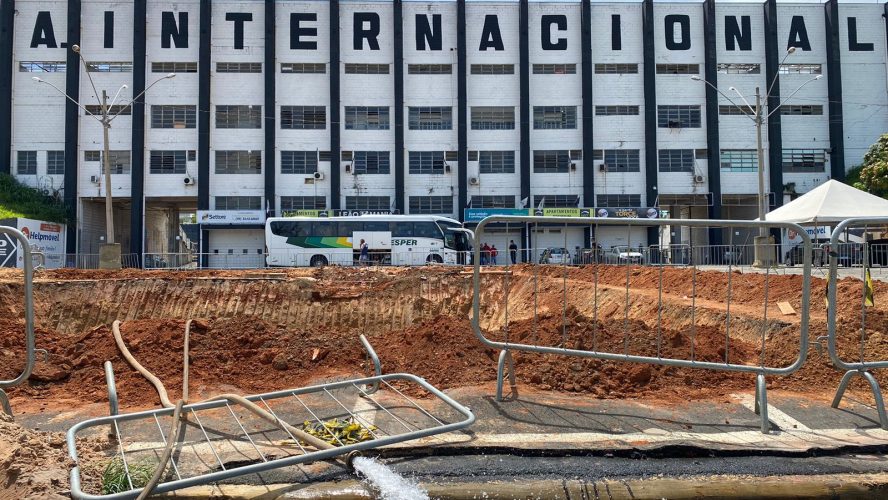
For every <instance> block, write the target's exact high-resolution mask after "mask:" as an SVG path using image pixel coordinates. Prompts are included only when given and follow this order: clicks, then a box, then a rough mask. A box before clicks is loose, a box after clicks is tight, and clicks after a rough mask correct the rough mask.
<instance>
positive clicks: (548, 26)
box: [540, 15, 567, 50]
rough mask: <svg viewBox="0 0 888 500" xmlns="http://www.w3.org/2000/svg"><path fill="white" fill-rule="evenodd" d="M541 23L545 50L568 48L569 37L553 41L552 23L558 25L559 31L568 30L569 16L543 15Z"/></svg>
mask: <svg viewBox="0 0 888 500" xmlns="http://www.w3.org/2000/svg"><path fill="white" fill-rule="evenodd" d="M541 23H542V25H541V26H540V27H541V28H542V31H543V36H542V38H543V50H567V38H559V39H558V40H557V41H555V42H552V25H553V24H554V25H556V26H558V31H567V16H563V15H559V16H543V17H542V20H541Z"/></svg>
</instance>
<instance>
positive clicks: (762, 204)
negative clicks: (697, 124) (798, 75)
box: [691, 47, 823, 267]
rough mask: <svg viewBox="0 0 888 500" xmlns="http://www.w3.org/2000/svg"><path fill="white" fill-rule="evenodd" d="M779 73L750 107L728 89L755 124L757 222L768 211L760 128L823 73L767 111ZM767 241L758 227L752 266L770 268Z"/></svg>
mask: <svg viewBox="0 0 888 500" xmlns="http://www.w3.org/2000/svg"><path fill="white" fill-rule="evenodd" d="M793 52H795V47H790V48H789V49H788V50H787V51H786V55H785V56H783V60H782V61H780V64H781V65H782V64H783V63H784V62H785V61H786V58H787V57H789V56H790V54H792V53H793ZM779 74H780V72H779V70H778V73H777V75H774V79H773V80H772V81H771V84H770V85H769V86H768V91H767V93H766V94H765V95H764V96H762V95H761V90H760V89H759V87H756V88H755V107H753V106H752V105H751V104H750V103H749V101H747V100H746V97H745V96H743V94H741V93H740V91H739V90H737V88H736V87H730V88H729V89H728V90H731V91H733V92H734V93H736V94H737V96H739V97H740V99H742V100H743V103H744V104H746V107H747V109H749V111H750V112H751V113H750V114H751V116H750V115H745V116H746V117H747V118H749V119H751V120H752V121H753V122H754V123H755V140H756V156H757V158H758V197H757V198H758V200H757V201H758V203H756V205H757V206H758V220H760V221H764V220H765V216H766V214H767V213H768V197H767V195H766V193H765V148H764V144H763V141H762V128H763V127H764V125H765V122H766V120H767V119H768V118H770V117H771V115H773V114H774V113H776V112H777V111H779V110H780V107H781V106H783V105H784V104H786V101H787V100H789V99H790V98H792V97H793V96H794V95H796V94H797V93H798V92H799V91H800V90H802V87H804V86H805V85H807V84H809V83H811V82H813V81H815V80H819V79H820V78H821V77H822V76H823V75H817V76H815V77H814V78H811V79H810V80H808V81H806V82H804V83H802V84H801V85H799V87H798V88H797V89H795V90H794V91H793V92H792V93H791V94H789V96H787V97H786V98H785V99H783V100H782V101H781V102H780V103H779V104H778V105H777V106H776V107H775V108H774V109H768V110H766V109H765V106H767V101H768V99H770V97H771V91H773V90H774V84H775V83H776V82H777V78H779ZM691 80H695V81H699V82H703V83H705V84H706V85H709V86H710V87H712V88H713V89H715V91H716V92H718V93H719V94H720V95H721V96H722V97H724V98H725V99H727V100H728V102H730V103H731V104H733V105H734V106H736V107H738V108H740V109H742V106H740V105H739V104H737V103H736V102H734V100H733V99H731V98H730V97H728V96H727V95H726V94H725V93H724V92H722V91H721V90H720V89H719V88H718V87H716V86H715V85H713V84H712V83H711V82H709V81H707V80H704V79H703V78H700V77H699V76H696V75H694V76H692V77H691ZM762 101H765V104H764V105H763V103H762ZM770 244H771V237H770V235H769V234H768V229H767V228H766V227H765V226H760V227H759V233H758V236H756V237H755V240H754V246H753V252H754V261H753V263H752V265H753V266H754V267H770V266H771V265H772V263H773V252H769V251H768V247H769V245H770Z"/></svg>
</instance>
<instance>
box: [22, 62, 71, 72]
mask: <svg viewBox="0 0 888 500" xmlns="http://www.w3.org/2000/svg"><path fill="white" fill-rule="evenodd" d="M65 67H66V65H65V63H64V62H62V61H20V62H19V72H21V73H64V72H65Z"/></svg>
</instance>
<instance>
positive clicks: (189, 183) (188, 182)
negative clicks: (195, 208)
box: [182, 177, 194, 186]
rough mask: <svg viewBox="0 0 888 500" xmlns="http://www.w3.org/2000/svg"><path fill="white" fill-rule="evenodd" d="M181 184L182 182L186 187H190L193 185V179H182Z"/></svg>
mask: <svg viewBox="0 0 888 500" xmlns="http://www.w3.org/2000/svg"><path fill="white" fill-rule="evenodd" d="M182 182H183V183H184V184H185V185H186V186H191V185H193V184H194V179H192V178H191V177H185V178H184V179H182Z"/></svg>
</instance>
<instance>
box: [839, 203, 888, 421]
mask: <svg viewBox="0 0 888 500" xmlns="http://www.w3.org/2000/svg"><path fill="white" fill-rule="evenodd" d="M885 226H888V217H873V218H856V219H848V220H845V221H843V222H841V223H840V224H839V225H838V226H836V228H835V229H834V230H833V233H832V238H831V239H830V242H829V248H828V249H827V250H828V251H829V271H830V272H829V285H828V289H827V294H828V295H827V301H828V306H827V324H828V350H829V356H830V359H831V360H832V362H833V365H835V367H836V368H838V369H839V370H844V371H845V375H844V376H843V377H842V381H841V382H840V383H839V387H838V390H837V391H836V395H835V398H834V399H833V402H832V406H833V407H834V408H838V407H839V403H841V401H842V397H843V396H844V394H845V389H847V387H848V383H849V382H851V379H852V378H853V377H854V376H855V375H859V376H861V377H863V378H864V379H865V380H866V381H867V383H869V386H870V389H871V390H872V392H873V398H874V399H875V405H876V410H877V411H878V413H879V423H880V425H881V427H882V429H885V430H888V414H886V411H885V403H884V400H883V398H882V391H881V388H880V387H879V383H878V381H876V378H875V377H874V376H873V374H872V373H871V370H873V369H877V368H888V360H884V359H870V358H869V357H868V354H871V353H869V351H868V349H867V347H868V346H871V345H872V344H873V341H871V340H870V339H869V337H870V334H869V333H868V330H867V319H868V313H867V308H868V307H873V306H874V305H875V297H874V289H873V286H874V285H873V284H872V280H871V271H870V267H871V266H872V265H873V264H878V265H879V266H885V265H886V264H888V261H886V259H888V254H886V253H885V252H886V251H888V248H886V245H885V244H881V243H879V244H871V243H869V242H868V241H866V235H867V234H868V233H869V230H872V229H877V228H878V229H879V230H881V228H884V227H885ZM852 228H857V229H861V228H862V229H863V230H864V231H863V235H864V241H863V242H862V243H842V242H840V241H839V237H840V236H841V235H842V234H843V233H845V232H846V230H850V229H852ZM851 258H853V259H858V258H859V262H860V265H861V269H860V274H859V278H860V279H859V282H858V283H856V284H855V285H856V286H857V287H858V288H859V290H860V295H858V299H857V300H854V301H853V302H850V303H847V304H839V301H838V297H837V295H838V294H837V289H838V267H839V265H840V264H844V265H852V264H854V262H853V261H849V260H848V259H851ZM845 305H847V306H848V307H847V309H843V310H844V311H845V313H844V314H843V315H842V316H843V317H842V318H839V308H840V307H841V306H845ZM855 310H856V313H855V312H852V311H855ZM869 315H872V316H876V318H875V319H870V329H872V328H882V327H883V324H879V322H878V320H879V319H881V318H882V317H883V315H882V314H880V313H879V312H877V311H874V312H872V313H870V314H869ZM854 317H859V318H860V319H859V322H857V321H854V320H853V319H852V318H854ZM840 319H841V320H842V323H841V325H840ZM873 323H875V324H876V325H875V326H873V325H872V324H873ZM840 326H841V329H840ZM878 333H879V334H881V333H883V332H878ZM840 334H845V338H843V339H839V335H840ZM849 334H850V335H849ZM857 335H859V340H857V349H856V351H857V353H856V354H857V359H856V360H855V361H846V360H845V358H843V354H842V353H840V352H839V349H840V347H839V342H840V340H843V341H845V342H847V341H848V340H850V339H851V338H852V336H857ZM843 345H845V344H843ZM848 353H849V350H848V349H845V355H848Z"/></svg>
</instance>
